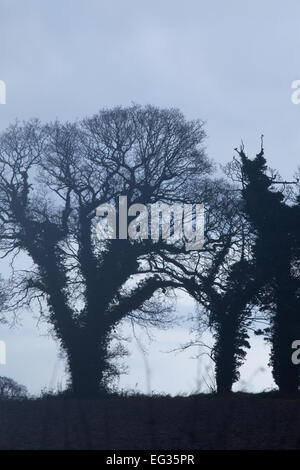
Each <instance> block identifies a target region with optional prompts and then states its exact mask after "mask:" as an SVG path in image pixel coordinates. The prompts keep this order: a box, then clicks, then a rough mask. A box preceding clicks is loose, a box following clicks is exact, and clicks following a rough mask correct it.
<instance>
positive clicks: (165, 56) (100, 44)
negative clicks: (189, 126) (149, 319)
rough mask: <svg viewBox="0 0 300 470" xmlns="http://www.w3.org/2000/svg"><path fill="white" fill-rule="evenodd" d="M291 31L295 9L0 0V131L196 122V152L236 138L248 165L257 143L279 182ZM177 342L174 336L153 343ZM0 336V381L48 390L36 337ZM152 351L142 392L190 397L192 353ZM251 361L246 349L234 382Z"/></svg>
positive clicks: (288, 136)
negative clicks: (170, 114) (177, 112)
mask: <svg viewBox="0 0 300 470" xmlns="http://www.w3.org/2000/svg"><path fill="white" fill-rule="evenodd" d="M299 23H300V3H299V2H298V1H297V0H294V1H289V0H288V1H285V2H279V1H275V2H274V1H271V0H267V1H266V0H265V1H258V0H254V1H244V2H240V1H238V0H236V1H232V0H231V1H226V2H224V1H222V0H218V1H216V0H215V1H209V2H204V1H201V0H186V1H183V0H163V1H162V0H152V1H151V2H150V1H145V0H126V1H124V0H88V1H83V0H51V1H50V0H44V1H41V0H0V46H1V47H0V80H4V81H5V82H6V86H7V104H6V105H0V129H1V130H2V129H4V128H5V127H6V126H7V125H8V124H9V122H11V121H12V120H14V119H15V118H19V119H27V118H29V117H39V118H41V119H42V120H52V119H55V118H59V119H62V120H64V119H69V120H74V119H76V118H81V117H83V116H85V115H89V114H92V113H95V112H97V110H98V109H99V108H100V107H103V106H113V105H117V104H123V105H127V104H130V103H131V102H132V101H134V102H137V103H141V104H146V103H151V104H156V105H159V106H175V107H179V108H180V109H181V110H182V111H183V112H184V113H185V115H186V116H187V117H188V118H194V117H199V118H201V119H203V120H205V121H206V123H207V124H206V129H207V133H208V140H207V152H208V155H209V156H210V157H212V158H214V159H215V160H216V161H219V162H223V163H224V162H226V161H228V160H229V159H231V157H232V155H233V148H234V147H235V146H237V145H239V142H240V139H241V138H243V140H244V142H245V145H246V150H247V151H248V152H249V153H250V154H251V153H254V152H256V151H257V150H258V148H259V138H260V134H261V133H263V134H264V135H265V147H266V155H267V157H268V161H269V164H270V165H271V166H273V167H276V168H278V169H279V170H280V172H281V173H282V174H283V176H285V177H287V178H288V177H291V176H292V175H293V173H294V171H295V170H296V167H297V165H298V161H299V158H298V155H299V151H300V133H299V125H300V105H299V106H297V105H293V104H292V103H291V92H292V90H291V83H292V81H293V80H296V79H300V60H299V50H300V32H299V31H300V28H299V26H300V25H299ZM27 323H28V325H27ZM182 334H183V332H182V331H178V330H176V332H175V333H174V335H173V336H171V335H170V336H168V337H167V336H165V333H164V334H160V335H159V339H160V341H161V342H162V343H163V342H164V341H172V338H173V339H174V338H175V337H176V335H177V336H181V335H182ZM7 335H8V336H7ZM299 335H300V332H299ZM2 336H5V337H7V341H8V364H7V366H5V367H3V368H2V366H0V367H1V368H0V373H1V374H2V373H3V374H4V373H5V374H11V375H13V376H15V377H16V378H18V379H20V381H23V382H24V383H25V384H27V385H29V386H30V388H31V389H32V390H34V391H37V389H38V388H40V387H41V386H42V385H43V386H48V385H49V382H51V374H52V369H53V368H54V364H55V361H56V350H55V347H54V344H53V342H52V341H51V340H48V339H44V338H43V339H41V338H38V337H37V333H36V329H35V326H34V324H31V322H29V321H28V320H26V327H24V328H23V329H19V330H18V331H17V332H11V333H6V331H5V332H4V331H3V335H2ZM168 338H169V339H168ZM170 338H171V339H170ZM0 339H1V333H0ZM155 348H156V349H155V351H154V350H153V353H152V356H151V357H152V358H153V363H154V365H153V369H155V371H156V372H155V377H157V379H156V380H157V382H156V383H155V387H154V388H156V389H158V388H159V389H163V388H165V389H166V390H171V391H172V392H175V391H180V390H182V389H185V390H188V389H191V388H193V387H192V385H191V384H192V383H193V384H194V382H193V381H194V380H195V379H194V377H192V378H191V377H190V376H189V374H194V376H195V361H194V362H193V361H191V360H189V359H188V357H189V356H190V355H191V354H192V353H189V354H186V355H185V356H176V357H173V358H170V355H164V356H163V357H164V358H165V357H166V359H161V358H160V359H159V358H158V355H159V353H158V352H157V351H159V350H160V349H168V347H166V348H165V347H160V345H159V344H158V343H155ZM17 354H19V355H20V357H21V359H20V361H18V360H17V359H16V357H17ZM133 356H134V357H133V358H131V360H130V364H131V365H132V367H131V369H132V371H133V372H132V373H131V376H130V386H131V387H132V388H134V387H135V384H136V383H139V384H141V382H142V380H143V379H141V373H140V371H141V370H142V369H141V367H140V366H139V365H138V364H140V363H139V358H138V353H137V352H136V353H135V354H134V355H133ZM262 356H263V357H264V358H266V355H265V353H264V350H263V346H262V343H259V342H258V345H257V348H256V352H255V351H254V350H253V351H251V353H250V356H249V357H250V360H249V361H248V365H247V366H245V367H246V369H245V371H244V377H245V379H247V377H248V378H249V377H250V376H251V375H253V374H254V371H255V370H256V369H257V368H258V367H259V366H260V365H261V357H262ZM159 357H161V356H159ZM179 357H180V359H178V358H179ZM184 357H185V359H184ZM22 358H23V359H22ZM25 358H26V360H25ZM34 359H35V360H36V362H34ZM258 359H259V360H258ZM10 361H11V362H10ZM22 361H23V362H22ZM24 361H25V364H24ZM32 361H33V362H32ZM162 361H163V362H162ZM164 361H169V362H168V364H170V366H169V369H168V370H169V371H171V370H173V371H174V370H175V369H176V367H177V366H176V365H178V368H179V365H181V364H182V368H183V369H184V370H185V371H186V377H183V378H182V379H181V378H180V380H179V378H178V371H176V373H175V374H174V376H172V377H173V378H169V380H168V383H169V384H170V386H169V388H168V384H166V380H165V378H166V376H169V375H168V374H166V373H165V371H164V369H163V367H164V366H162V365H160V366H157V365H156V364H158V363H159V364H162V363H163V364H167V362H164ZM256 361H257V364H256ZM266 361H267V359H266V360H264V365H266ZM46 363H47V364H49V367H48V365H45V364H46ZM10 364H11V365H10ZM33 364H35V365H33ZM165 367H168V366H167V365H166V366H165ZM160 371H161V374H159V372H160ZM57 375H59V373H57ZM175 377H177V382H176V380H175ZM126 380H127V382H126V384H127V383H128V380H129V378H127V379H126ZM181 380H183V381H184V384H185V385H184V386H182V384H181V383H182V382H180V381H181ZM255 380H256V382H257V383H258V384H259V385H260V386H261V387H263V386H267V385H270V384H271V380H270V376H269V374H268V373H265V375H264V378H263V379H259V377H258V376H257V377H256V378H255ZM124 383H125V382H124ZM160 385H162V386H161V387H160Z"/></svg>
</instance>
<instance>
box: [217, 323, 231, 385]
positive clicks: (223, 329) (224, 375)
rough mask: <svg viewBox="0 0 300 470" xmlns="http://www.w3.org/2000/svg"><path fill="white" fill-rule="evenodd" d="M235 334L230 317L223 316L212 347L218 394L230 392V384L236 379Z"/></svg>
mask: <svg viewBox="0 0 300 470" xmlns="http://www.w3.org/2000/svg"><path fill="white" fill-rule="evenodd" d="M235 335H236V330H235V328H234V325H233V324H232V322H231V321H230V318H229V317H227V316H226V317H224V320H223V321H221V322H220V323H219V325H218V329H217V335H216V344H215V347H214V351H215V353H214V359H215V363H216V366H215V370H216V384H217V393H218V394H226V393H230V392H231V388H232V385H233V384H234V382H235V381H236V361H235V349H234V346H235Z"/></svg>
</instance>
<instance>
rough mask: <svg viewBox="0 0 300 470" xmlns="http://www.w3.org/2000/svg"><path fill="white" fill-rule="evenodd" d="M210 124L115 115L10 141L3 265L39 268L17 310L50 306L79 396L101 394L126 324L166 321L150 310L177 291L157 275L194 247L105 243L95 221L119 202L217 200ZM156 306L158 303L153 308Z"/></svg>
mask: <svg viewBox="0 0 300 470" xmlns="http://www.w3.org/2000/svg"><path fill="white" fill-rule="evenodd" d="M204 137H205V133H204V130H203V123H202V122H200V121H190V122H187V121H186V120H185V119H184V117H183V116H182V114H181V113H180V112H179V111H177V110H174V109H169V110H160V109H157V108H155V107H152V106H147V107H144V108H143V107H139V106H136V105H134V106H131V107H129V108H120V107H119V108H114V109H112V110H103V111H100V112H99V114H97V115H95V116H93V117H91V118H88V119H85V120H83V121H82V122H79V123H75V124H74V123H66V124H61V123H59V122H55V123H52V124H49V125H46V126H42V125H41V124H40V123H39V122H38V121H36V120H34V121H30V122H28V123H25V124H24V125H19V124H18V123H17V124H15V125H12V126H10V127H9V128H8V130H7V131H6V132H4V133H3V134H2V135H1V139H0V221H1V248H2V250H3V252H4V254H9V253H16V252H19V251H21V252H25V253H27V255H29V257H30V258H31V260H32V261H33V266H32V269H31V270H29V271H28V272H25V273H24V272H23V275H22V279H21V281H20V282H19V283H18V293H19V301H18V303H17V304H15V305H16V307H20V306H21V305H22V303H24V302H30V301H32V300H37V301H39V302H43V300H46V302H47V306H48V313H46V312H45V309H44V304H43V303H41V305H42V313H43V315H44V316H45V317H46V318H47V320H48V321H49V323H50V324H51V325H52V326H53V329H54V332H55V334H56V336H57V338H58V339H59V341H60V344H61V346H62V348H63V349H64V350H65V351H66V353H67V360H68V366H69V371H70V379H71V385H72V389H73V392H74V393H75V394H76V395H77V396H80V397H85V396H93V395H96V394H97V393H98V391H99V389H100V388H101V387H104V386H105V384H106V380H107V377H108V375H109V371H110V364H109V353H108V345H109V342H110V339H111V337H112V335H113V334H114V331H115V329H116V327H117V325H118V323H119V322H120V321H121V320H122V319H124V318H127V317H130V316H132V317H133V318H134V319H135V320H136V321H142V322H148V321H150V322H152V323H155V322H161V321H163V316H164V314H165V313H166V309H165V308H164V306H163V305H160V307H159V306H158V304H157V303H156V304H154V308H153V300H151V298H152V296H153V295H154V294H155V292H157V291H158V290H159V289H165V288H169V287H176V286H177V285H178V283H177V282H176V280H173V279H171V278H168V279H167V278H164V277H163V276H162V275H159V274H158V273H155V272H154V271H153V270H152V269H151V267H149V259H150V258H151V259H152V260H154V259H155V258H156V257H157V256H158V255H160V254H162V253H173V254H176V253H182V251H183V250H184V245H183V244H182V243H181V244H180V242H179V243H177V244H176V245H172V244H169V243H166V242H164V241H159V242H153V241H151V240H150V239H148V240H142V239H137V240H130V239H118V240H103V241H102V242H101V243H100V242H99V241H98V240H97V238H96V237H95V220H96V219H95V210H96V208H97V207H98V206H99V205H100V204H103V203H108V202H110V203H114V204H115V206H117V204H116V203H117V198H118V197H119V196H120V195H124V196H127V198H128V203H129V204H133V203H143V204H148V203H155V202H157V201H161V202H165V203H172V202H178V203H186V202H195V200H196V199H195V197H196V195H195V191H194V188H195V187H197V188H200V187H201V188H202V189H201V194H200V193H199V189H198V193H197V199H198V202H203V201H204V200H205V197H206V194H207V193H209V191H208V188H209V182H208V175H209V173H210V171H211V164H210V162H209V161H208V160H207V158H206V156H205V153H204V150H203V147H202V145H203V139H204ZM151 302H152V304H151Z"/></svg>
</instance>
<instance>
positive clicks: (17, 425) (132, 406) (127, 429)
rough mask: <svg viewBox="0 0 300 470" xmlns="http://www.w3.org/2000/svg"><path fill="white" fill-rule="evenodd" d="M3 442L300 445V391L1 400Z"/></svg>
mask: <svg viewBox="0 0 300 470" xmlns="http://www.w3.org/2000/svg"><path fill="white" fill-rule="evenodd" d="M0 416H1V419H0V422H1V432H0V449H105V450H122V449H130V450H133V449H164V450H171V449H174V450H179V449H186V450H192V449H198V450H201V449H300V398H299V397H282V396H280V395H279V393H278V392H268V393H260V394H249V393H241V392H238V393H232V394H230V395H228V396H226V397H219V396H216V395H209V394H199V395H192V396H188V397H186V396H179V397H170V396H160V395H158V394H156V395H154V396H151V397H149V396H143V395H136V394H128V393H123V394H113V395H112V396H110V395H107V396H106V397H99V398H98V399H96V400H82V401H80V400H76V399H74V398H71V397H70V396H69V397H68V396H67V395H58V396H55V395H51V396H44V397H42V398H39V399H30V400H23V401H15V400H14V401H10V400H6V401H0Z"/></svg>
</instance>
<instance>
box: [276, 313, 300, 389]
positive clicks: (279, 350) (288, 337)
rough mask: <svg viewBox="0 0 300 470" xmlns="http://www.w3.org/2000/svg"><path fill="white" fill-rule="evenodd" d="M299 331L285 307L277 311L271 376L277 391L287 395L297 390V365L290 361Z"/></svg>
mask: <svg viewBox="0 0 300 470" xmlns="http://www.w3.org/2000/svg"><path fill="white" fill-rule="evenodd" d="M298 323H299V322H298ZM299 331H300V325H298V328H297V327H295V325H294V322H293V321H292V319H289V315H288V312H287V309H285V312H284V311H281V312H278V313H277V316H276V318H275V321H274V331H273V338H272V340H273V341H272V363H273V377H274V380H275V383H276V385H277V386H278V388H279V391H280V392H281V393H283V394H287V395H290V394H292V395H294V394H296V393H298V391H299V389H298V387H299V384H300V381H299V366H297V365H295V364H293V363H292V352H293V350H292V343H293V341H294V340H295V339H297V334H298V332H299Z"/></svg>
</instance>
